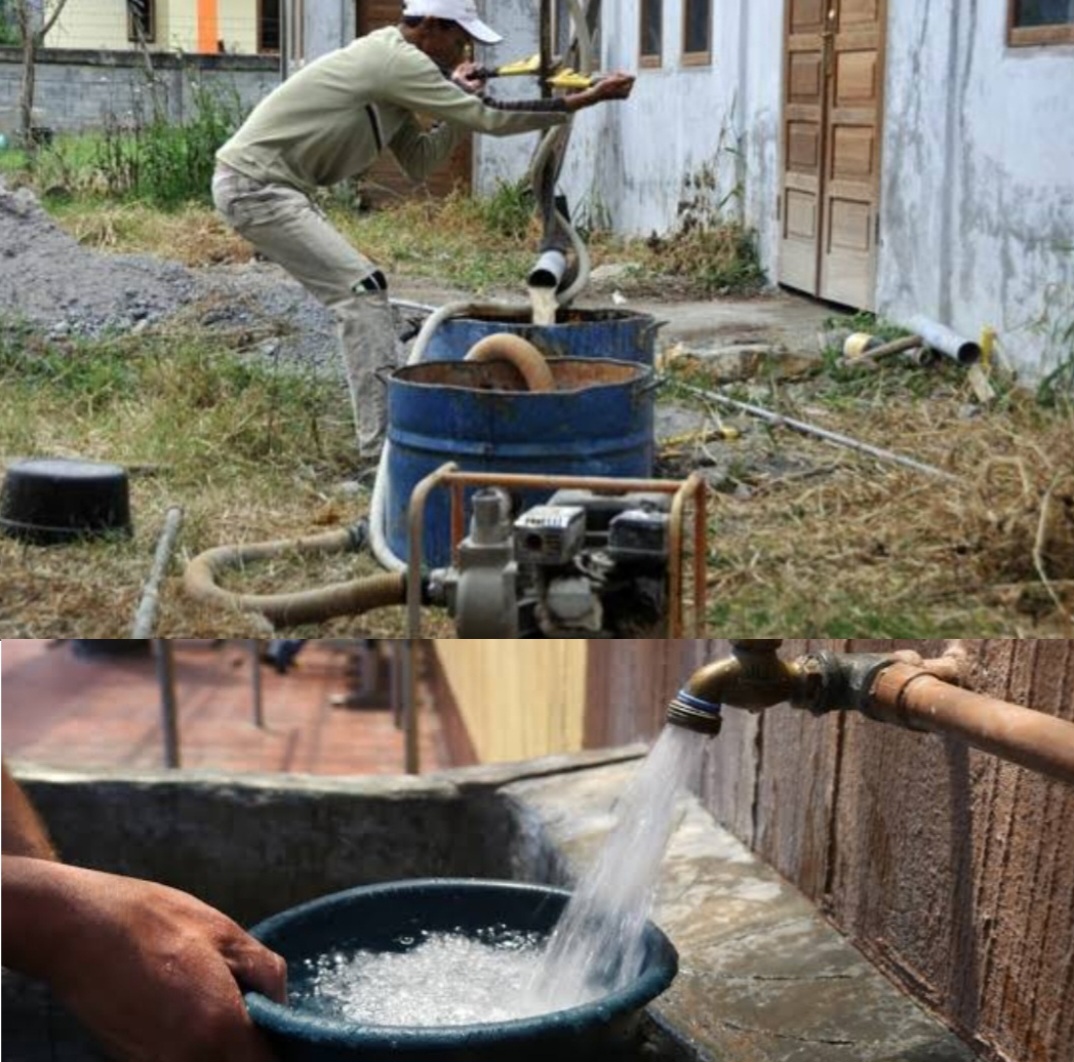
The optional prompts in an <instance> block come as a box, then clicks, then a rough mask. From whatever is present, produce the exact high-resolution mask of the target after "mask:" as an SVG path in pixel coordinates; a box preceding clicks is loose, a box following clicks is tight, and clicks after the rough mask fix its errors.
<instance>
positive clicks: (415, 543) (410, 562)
mask: <svg viewBox="0 0 1074 1062" xmlns="http://www.w3.org/2000/svg"><path fill="white" fill-rule="evenodd" d="M458 467H459V466H458V465H456V464H455V462H454V461H448V462H447V463H446V464H443V465H441V466H440V467H439V468H438V469H436V470H435V471H433V472H430V473H429V475H427V476H426V477H425V478H424V479H423V480H421V482H420V483H418V485H417V486H416V487H415V488H414V490H413V491H412V492H411V494H410V508H409V510H408V512H407V534H408V535H409V541H408V542H407V578H406V625H407V635H408V636H409V637H411V638H420V637H421V538H422V535H423V533H424V528H425V501H426V499H427V498H428V497H429V493H430V492H431V491H432V489H433V488H434V487H436V486H437V485H438V484H439V483H442V482H443V481H444V480H445V478H446V477H447V476H448V475H449V474H450V473H452V472H454V471H455V469H456V468H458Z"/></svg>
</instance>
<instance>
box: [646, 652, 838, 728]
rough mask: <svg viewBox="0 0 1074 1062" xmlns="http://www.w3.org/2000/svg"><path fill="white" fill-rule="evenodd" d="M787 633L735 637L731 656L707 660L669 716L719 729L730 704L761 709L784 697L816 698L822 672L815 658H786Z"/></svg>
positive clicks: (681, 722)
mask: <svg viewBox="0 0 1074 1062" xmlns="http://www.w3.org/2000/svg"><path fill="white" fill-rule="evenodd" d="M782 644H783V639H782V638H741V639H732V641H731V656H729V657H727V658H725V659H723V660H716V661H714V662H713V663H711V664H705V665H704V666H703V667H700V668H698V669H697V671H695V672H694V673H693V675H691V676H690V678H689V679H688V680H687V682H686V685H685V686H683V688H682V689H681V690H679V692H678V693H677V694H676V695H675V697H674V698H672V701H671V703H670V704H669V705H668V711H667V721H668V722H669V723H672V724H674V725H675V726H681V727H685V728H686V729H688V730H696V731H697V732H699V733H702V734H718V733H719V732H720V725H721V722H722V717H721V714H720V710H721V708H722V707H723V706H724V705H725V704H726V705H729V706H731V707H734V708H745V709H747V710H748V711H751V712H759V711H761V710H762V709H763V708H771V707H772V706H773V705H775V704H782V703H783V702H784V701H793V702H795V703H806V702H808V701H811V700H812V696H811V694H812V687H813V685H814V679H815V678H816V677H817V671H816V670H815V669H814V668H813V667H811V666H810V658H808V657H803V658H801V659H799V660H795V661H793V662H787V661H784V660H781V659H780V658H779V656H778V655H777V653H776V650H778V649H779V647H780V646H781V645H782Z"/></svg>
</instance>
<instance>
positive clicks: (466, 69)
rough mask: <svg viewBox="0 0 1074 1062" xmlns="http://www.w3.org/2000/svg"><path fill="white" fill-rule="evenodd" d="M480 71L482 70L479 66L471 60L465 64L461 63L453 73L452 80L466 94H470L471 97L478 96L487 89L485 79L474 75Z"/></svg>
mask: <svg viewBox="0 0 1074 1062" xmlns="http://www.w3.org/2000/svg"><path fill="white" fill-rule="evenodd" d="M478 69H480V68H479V67H478V65H477V64H476V63H474V62H471V61H470V60H467V61H466V62H465V63H459V65H458V66H457V67H455V69H454V70H453V71H452V73H451V80H452V81H453V82H454V83H455V84H456V85H458V86H459V88H461V89H462V90H463V91H464V92H469V93H470V95H471V96H476V95H477V94H478V93H479V92H483V91H484V89H485V79H484V78H481V77H474V73H475V72H476V71H477V70H478Z"/></svg>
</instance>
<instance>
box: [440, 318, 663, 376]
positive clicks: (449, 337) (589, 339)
mask: <svg viewBox="0 0 1074 1062" xmlns="http://www.w3.org/2000/svg"><path fill="white" fill-rule="evenodd" d="M659 328H660V322H659V321H657V320H656V319H655V318H654V317H652V316H651V315H650V314H647V313H632V312H628V311H625V310H575V309H570V310H561V311H560V313H559V319H558V320H557V322H556V323H555V324H554V325H535V324H533V323H532V321H530V320H529V319H528V317H527V316H526V314H524V313H521V312H519V313H506V314H503V315H497V316H492V315H489V316H482V317H453V318H450V319H449V320H447V321H444V322H443V324H441V325H440V327H439V328H437V330H436V331H435V332H434V333H433V335H432V337H431V338H430V340H429V345H428V346H427V347H426V348H425V354H424V356H423V360H424V361H461V360H462V359H463V358H464V357H466V353H467V351H469V350H470V349H471V347H473V346H474V344H476V343H478V342H480V341H481V340H482V339H484V338H485V337H486V336H491V335H495V334H496V333H498V332H509V333H510V334H512V335H516V336H521V337H522V338H523V339H525V340H528V341H529V342H530V343H532V344H533V345H534V346H535V347H536V348H537V349H538V350H539V351H540V352H541V353H542V354H543V355H544V356H545V357H546V358H611V359H612V360H614V361H634V362H638V363H639V364H641V365H652V364H653V360H654V357H655V351H656V333H657V331H658V330H659Z"/></svg>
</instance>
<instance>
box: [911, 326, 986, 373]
mask: <svg viewBox="0 0 1074 1062" xmlns="http://www.w3.org/2000/svg"><path fill="white" fill-rule="evenodd" d="M906 324H907V327H908V328H909V329H910V331H911V332H913V333H914V334H915V335H918V336H920V337H921V338H922V340H924V342H925V345H926V346H928V347H929V348H931V349H932V350H936V351H939V352H940V353H941V354H946V355H947V357H949V358H953V359H954V360H955V361H957V362H958V363H959V365H966V366H968V365H976V364H977V362H979V361H980V360H981V347H980V344H978V343H975V342H974V341H973V340H972V339H966V337H965V336H960V335H959V334H958V333H957V332H955V331H953V330H952V329H950V328H948V327H947V326H946V325H942V324H940V323H938V322H937V321H933V320H931V319H930V318H928V317H925V316H923V315H922V314H915V315H914V316H913V317H911V318H910V320H909V321H907V322H906Z"/></svg>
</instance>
